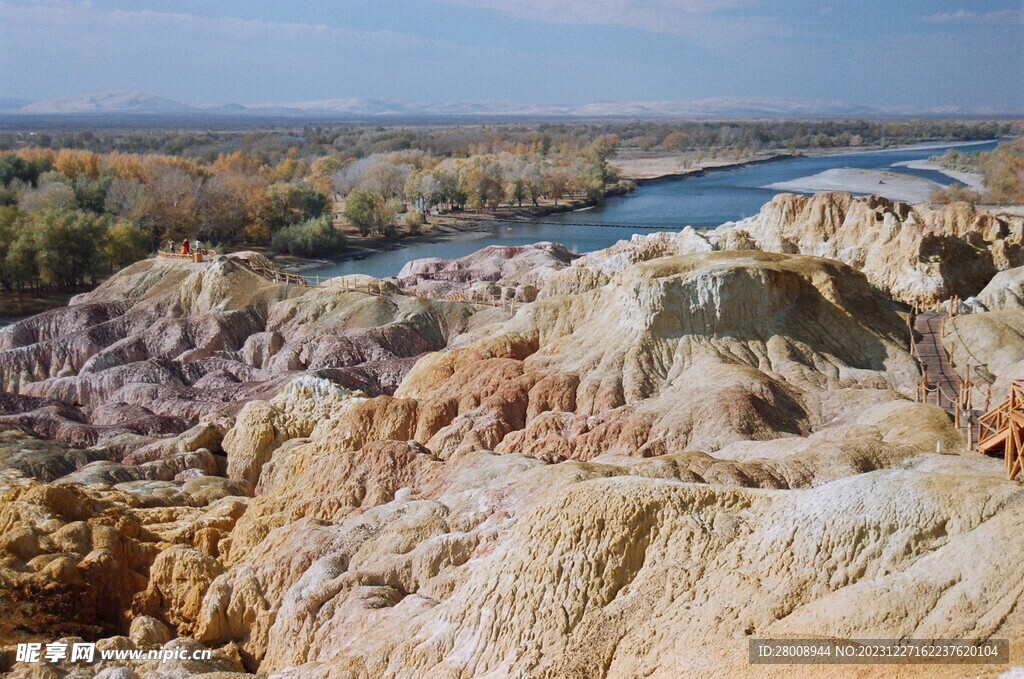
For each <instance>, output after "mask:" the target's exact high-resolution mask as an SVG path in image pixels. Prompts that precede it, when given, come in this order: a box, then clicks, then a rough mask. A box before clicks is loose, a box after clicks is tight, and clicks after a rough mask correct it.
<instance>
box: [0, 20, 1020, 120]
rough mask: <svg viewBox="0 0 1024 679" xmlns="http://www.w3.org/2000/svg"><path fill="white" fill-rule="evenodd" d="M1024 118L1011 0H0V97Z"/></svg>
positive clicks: (1017, 22) (1017, 38)
mask: <svg viewBox="0 0 1024 679" xmlns="http://www.w3.org/2000/svg"><path fill="white" fill-rule="evenodd" d="M119 90H136V91H141V92H147V93H150V94H153V95H157V96H163V97H168V98H171V99H175V100H178V101H184V102H188V103H240V104H259V103H279V102H294V101H308V100H322V99H346V98H359V99H395V100H421V101H431V102H447V101H461V102H466V101H470V102H472V101H512V102H518V103H527V104H544V105H570V106H575V105H580V104H585V103H591V102H644V101H694V100H703V99H712V98H740V99H765V98H773V99H795V100H806V101H820V102H847V103H854V104H866V105H871V106H916V107H947V106H948V107H967V108H970V109H974V110H979V109H991V110H994V111H1000V112H1008V113H1021V114H1024V0H841V1H840V0H834V1H831V2H830V1H828V0H825V1H823V2H820V1H814V0H376V1H373V0H280V1H272V0H150V1H148V2H128V1H125V0H89V1H82V0H47V1H44V0H35V1H33V0H0V97H14V98H20V99H25V100H28V101H39V100H45V99H51V98H59V97H66V96H75V95H82V94H91V93H97V92H107V91H119Z"/></svg>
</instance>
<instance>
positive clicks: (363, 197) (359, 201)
mask: <svg viewBox="0 0 1024 679" xmlns="http://www.w3.org/2000/svg"><path fill="white" fill-rule="evenodd" d="M383 202H384V201H383V200H381V198H380V196H378V195H377V194H375V193H371V192H369V191H367V190H365V189H355V190H354V191H352V192H351V193H349V194H348V198H347V199H346V200H345V219H347V220H348V221H349V223H350V224H352V226H354V227H356V228H357V229H359V235H361V236H369V235H370V233H371V232H372V231H373V228H374V225H375V224H376V223H377V214H376V213H377V210H378V209H379V206H380V205H381V204H383Z"/></svg>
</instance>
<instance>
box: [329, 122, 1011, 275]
mask: <svg viewBox="0 0 1024 679" xmlns="http://www.w3.org/2000/svg"><path fill="white" fill-rule="evenodd" d="M996 143H997V142H995V141H990V142H980V143H971V144H934V145H927V146H920V147H909V148H899V149H888V150H883V151H864V152H854V153H843V154H836V155H821V156H808V157H803V158H785V159H780V160H774V161H770V162H765V163H759V164H754V165H747V166H743V167H737V168H729V169H722V170H709V171H708V172H706V173H705V174H702V175H698V176H689V177H679V178H672V179H664V180H658V181H651V182H646V183H644V184H642V185H641V186H640V187H638V188H637V190H636V191H634V192H632V193H631V194H629V195H626V196H616V197H613V198H609V199H607V200H606V201H604V202H603V203H602V204H601V205H599V206H597V207H594V208H591V209H588V210H581V211H577V212H570V213H561V214H557V215H550V216H548V217H544V219H543V222H539V223H523V224H495V225H492V226H489V227H483V228H482V230H481V231H478V232H475V233H461V234H456V235H454V236H446V237H439V238H436V239H430V240H423V241H418V242H415V243H412V244H410V245H408V246H406V247H402V248H400V249H397V250H392V251H389V252H380V253H374V254H371V255H369V256H367V257H365V258H364V259H353V260H347V261H343V262H339V263H337V264H332V265H330V266H328V267H324V268H321V269H317V270H313V271H311V272H310V273H312V274H316V275H319V276H320V277H321V278H323V277H326V276H341V275H345V274H355V273H362V274H370V275H372V276H377V277H387V276H394V275H395V274H397V273H398V272H399V270H400V269H401V268H402V266H403V265H405V263H406V262H408V261H409V260H412V259H421V258H424V257H449V258H451V257H462V256H464V255H468V254H470V253H471V252H475V251H477V250H479V249H480V248H483V247H487V246H488V245H526V244H529V243H536V242H538V241H555V242H558V243H562V244H563V245H565V246H566V247H567V248H569V249H570V250H571V251H573V252H578V253H582V252H590V251H592V250H599V249H601V248H606V247H608V246H610V245H613V244H614V243H615V242H616V241H619V240H623V239H628V238H629V237H630V236H631V235H633V234H634V233H650V232H651V231H656V230H678V229H681V228H682V227H684V226H687V225H690V226H694V227H714V226H718V225H719V224H723V223H725V222H731V221H736V220H738V219H742V218H744V217H749V216H751V215H754V214H757V212H758V211H759V210H760V209H761V206H762V205H764V204H765V203H766V202H768V201H769V200H771V198H772V196H773V195H775V194H776V193H777V191H775V190H772V189H764V188H760V187H763V186H766V185H768V184H774V183H776V182H784V181H791V180H794V179H799V178H801V177H806V176H808V175H813V174H817V173H819V172H823V171H825V170H830V169H835V168H854V169H867V170H887V171H890V172H900V173H903V174H909V175H914V176H917V177H922V178H924V179H930V180H932V181H935V182H937V183H939V184H942V185H948V184H950V183H951V182H952V179H950V178H949V177H948V176H946V175H944V174H942V173H940V172H936V171H932V170H915V169H910V168H907V167H905V166H897V165H896V164H897V163H902V162H906V161H910V160H923V159H927V158H929V157H931V156H935V155H941V154H943V153H945V152H946V150H947V149H950V148H961V147H964V146H966V147H967V148H966V149H965V150H966V151H988V150H991V149H992V148H994V147H995V145H996ZM587 223H610V224H628V225H629V226H623V227H596V226H588V225H586V224H587Z"/></svg>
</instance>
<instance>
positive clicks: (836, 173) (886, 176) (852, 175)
mask: <svg viewBox="0 0 1024 679" xmlns="http://www.w3.org/2000/svg"><path fill="white" fill-rule="evenodd" d="M764 188H766V189H773V190H775V191H791V192H795V193H816V192H819V191H846V192H848V193H867V194H873V195H876V196H884V197H886V198H889V199H891V200H902V201H905V202H908V203H926V202H928V201H929V200H930V198H931V195H932V193H934V192H935V191H937V190H938V189H941V188H942V185H941V184H938V183H936V182H933V181H929V180H927V179H922V178H921V177H915V176H913V175H908V174H901V173H898V172H886V171H884V170H858V169H850V168H836V169H832V170H825V171H824V172H819V173H818V174H814V175H810V176H807V177H800V178H799V179H794V180H792V181H788V182H776V183H774V184H769V185H767V186H765V187H764Z"/></svg>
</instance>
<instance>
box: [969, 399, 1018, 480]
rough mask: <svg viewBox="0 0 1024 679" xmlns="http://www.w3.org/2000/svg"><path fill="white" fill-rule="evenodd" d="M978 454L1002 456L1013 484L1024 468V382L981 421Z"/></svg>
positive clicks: (982, 417) (980, 419) (983, 416)
mask: <svg viewBox="0 0 1024 679" xmlns="http://www.w3.org/2000/svg"><path fill="white" fill-rule="evenodd" d="M978 451H979V452H982V453H985V454H988V455H992V454H999V453H1002V455H1003V458H1004V460H1005V461H1006V478H1008V479H1010V480H1013V479H1014V478H1016V477H1017V475H1018V474H1020V473H1021V470H1022V468H1024V381H1020V380H1015V381H1014V382H1012V383H1011V384H1010V395H1009V397H1008V398H1007V399H1006V400H1005V401H1003V402H1002V403H1000V404H999V405H997V406H996V407H995V408H993V409H992V410H990V411H989V412H987V413H985V414H984V415H982V416H981V417H980V418H979V419H978Z"/></svg>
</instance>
